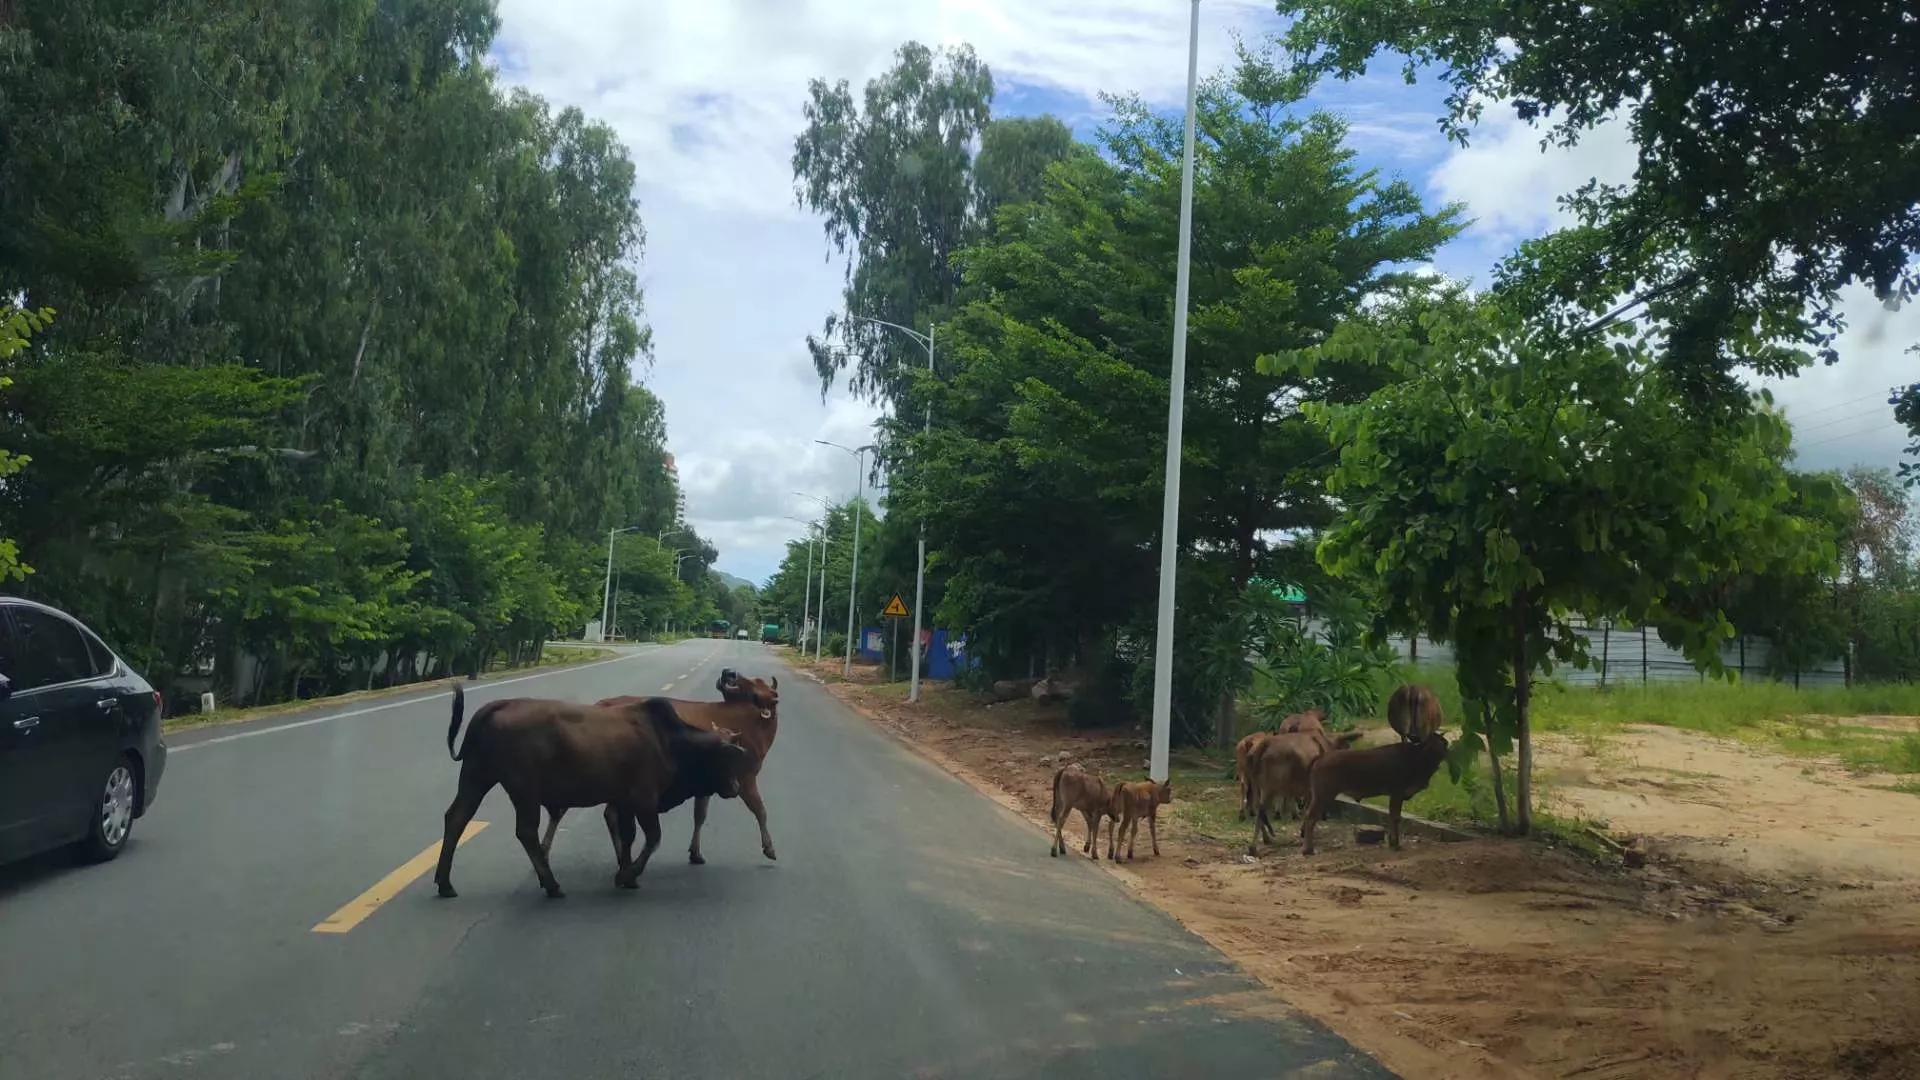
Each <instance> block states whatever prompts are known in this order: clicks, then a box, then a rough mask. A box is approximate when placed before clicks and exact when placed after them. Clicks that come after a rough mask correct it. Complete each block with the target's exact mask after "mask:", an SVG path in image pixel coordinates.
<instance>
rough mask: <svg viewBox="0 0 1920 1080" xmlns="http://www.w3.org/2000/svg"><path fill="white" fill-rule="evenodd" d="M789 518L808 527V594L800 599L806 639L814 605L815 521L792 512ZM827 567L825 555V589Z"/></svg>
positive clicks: (823, 564) (823, 581) (823, 586)
mask: <svg viewBox="0 0 1920 1080" xmlns="http://www.w3.org/2000/svg"><path fill="white" fill-rule="evenodd" d="M787 520H788V521H797V522H799V523H800V524H802V525H805V526H806V527H807V586H806V595H805V596H804V597H802V599H801V600H800V640H801V641H805V640H806V637H807V614H808V612H809V611H810V610H811V609H812V607H813V522H811V521H808V520H807V519H805V518H797V517H794V516H793V515H792V514H788V515H787ZM826 568H827V560H826V559H825V558H824V557H823V558H822V559H821V560H820V570H821V580H820V585H821V588H822V590H823V591H824V589H825V587H826Z"/></svg>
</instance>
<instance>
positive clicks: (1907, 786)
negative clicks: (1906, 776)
mask: <svg viewBox="0 0 1920 1080" xmlns="http://www.w3.org/2000/svg"><path fill="white" fill-rule="evenodd" d="M1893 790H1895V791H1898V792H1900V793H1901V794H1903V795H1920V780H1902V781H1900V782H1899V783H1897V784H1895V785H1893Z"/></svg>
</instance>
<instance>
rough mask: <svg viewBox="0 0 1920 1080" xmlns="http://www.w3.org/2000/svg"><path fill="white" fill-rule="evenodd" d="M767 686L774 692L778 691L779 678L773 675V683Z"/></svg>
mask: <svg viewBox="0 0 1920 1080" xmlns="http://www.w3.org/2000/svg"><path fill="white" fill-rule="evenodd" d="M767 685H768V686H771V687H773V688H774V689H775V690H778V689H780V676H778V675H775V676H774V677H773V681H772V682H770V683H768V684H767Z"/></svg>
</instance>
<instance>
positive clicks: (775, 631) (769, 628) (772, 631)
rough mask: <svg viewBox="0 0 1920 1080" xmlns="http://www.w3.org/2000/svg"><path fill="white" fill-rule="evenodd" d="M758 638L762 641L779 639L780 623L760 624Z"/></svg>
mask: <svg viewBox="0 0 1920 1080" xmlns="http://www.w3.org/2000/svg"><path fill="white" fill-rule="evenodd" d="M760 640H761V641H764V642H776V641H779V640H780V624H779V623H764V624H762V625H761V627H760Z"/></svg>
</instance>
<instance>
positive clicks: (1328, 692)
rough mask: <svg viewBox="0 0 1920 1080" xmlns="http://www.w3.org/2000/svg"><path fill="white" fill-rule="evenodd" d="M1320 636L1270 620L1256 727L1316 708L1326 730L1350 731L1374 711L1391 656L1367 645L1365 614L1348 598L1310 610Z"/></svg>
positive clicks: (1271, 725)
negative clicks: (1324, 718)
mask: <svg viewBox="0 0 1920 1080" xmlns="http://www.w3.org/2000/svg"><path fill="white" fill-rule="evenodd" d="M1315 613H1316V615H1318V617H1319V623H1320V632H1319V634H1318V635H1315V634H1314V633H1312V632H1311V631H1310V630H1309V629H1308V628H1307V627H1305V626H1303V625H1301V624H1300V623H1298V622H1293V621H1286V620H1276V621H1275V622H1274V623H1273V625H1272V626H1271V628H1270V629H1269V630H1268V631H1267V634H1268V636H1267V638H1266V640H1265V641H1264V643H1263V645H1264V647H1263V649H1262V652H1261V669H1262V671H1263V673H1264V674H1265V676H1266V678H1265V680H1264V682H1265V688H1266V690H1267V692H1268V695H1269V696H1267V697H1266V698H1265V700H1263V701H1261V702H1260V703H1259V705H1258V706H1257V709H1258V712H1259V715H1260V719H1261V726H1262V727H1263V728H1267V729H1269V730H1270V729H1272V728H1274V727H1277V726H1279V724H1280V721H1282V720H1284V719H1286V718H1287V717H1288V716H1291V715H1293V714H1294V713H1298V712H1304V711H1306V710H1308V709H1320V710H1322V711H1324V712H1325V713H1326V714H1327V719H1328V723H1329V726H1331V727H1333V728H1335V729H1344V728H1348V727H1351V726H1352V725H1353V723H1354V721H1356V720H1358V719H1359V718H1361V717H1366V716H1372V715H1374V714H1375V713H1376V712H1377V711H1378V710H1379V708H1380V702H1381V701H1382V700H1383V695H1382V694H1381V693H1380V689H1379V687H1380V683H1381V681H1382V674H1383V673H1384V672H1386V671H1388V670H1390V669H1391V668H1392V667H1393V666H1394V658H1393V654H1392V653H1391V652H1389V651H1388V650H1387V649H1386V648H1385V647H1384V646H1382V645H1379V644H1377V643H1374V642H1370V641H1368V640H1367V638H1366V636H1365V633H1364V630H1365V610H1364V608H1363V607H1362V606H1361V605H1360V604H1359V603H1357V602H1356V601H1354V600H1352V599H1350V598H1336V599H1331V600H1323V601H1322V602H1321V603H1320V604H1318V605H1316V612H1315Z"/></svg>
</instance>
